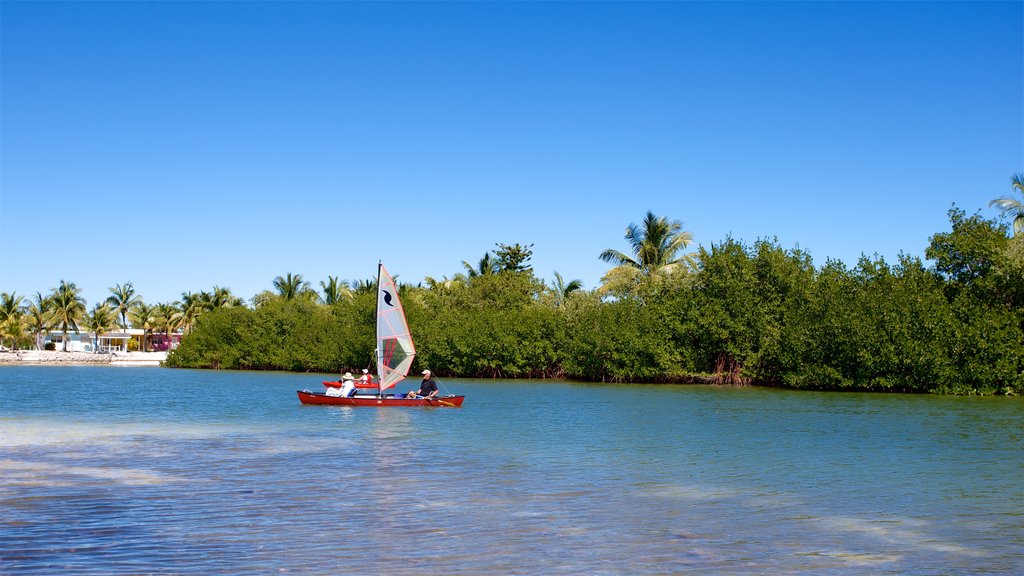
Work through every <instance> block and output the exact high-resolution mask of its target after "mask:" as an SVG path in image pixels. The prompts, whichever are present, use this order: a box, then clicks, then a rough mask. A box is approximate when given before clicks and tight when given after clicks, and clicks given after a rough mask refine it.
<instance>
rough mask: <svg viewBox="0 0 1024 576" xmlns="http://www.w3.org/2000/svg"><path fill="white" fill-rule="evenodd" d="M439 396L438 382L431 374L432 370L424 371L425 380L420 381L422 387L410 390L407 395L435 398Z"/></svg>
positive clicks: (410, 396) (408, 396)
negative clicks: (413, 390)
mask: <svg viewBox="0 0 1024 576" xmlns="http://www.w3.org/2000/svg"><path fill="white" fill-rule="evenodd" d="M434 396H437V382H435V381H434V378H433V377H432V376H431V375H430V370H424V371H423V381H422V382H420V389H419V390H417V391H415V392H409V394H407V395H406V397H407V398H433V397H434Z"/></svg>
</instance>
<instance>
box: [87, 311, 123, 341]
mask: <svg viewBox="0 0 1024 576" xmlns="http://www.w3.org/2000/svg"><path fill="white" fill-rule="evenodd" d="M116 326H117V311H116V310H114V309H113V308H111V307H110V305H109V304H107V303H106V302H104V303H102V304H95V305H94V306H93V307H92V310H91V311H90V312H89V314H87V315H86V317H85V329H86V330H88V331H89V332H92V333H93V343H92V349H93V352H99V351H100V336H101V335H102V334H103V333H105V332H110V329H111V328H114V327H116Z"/></svg>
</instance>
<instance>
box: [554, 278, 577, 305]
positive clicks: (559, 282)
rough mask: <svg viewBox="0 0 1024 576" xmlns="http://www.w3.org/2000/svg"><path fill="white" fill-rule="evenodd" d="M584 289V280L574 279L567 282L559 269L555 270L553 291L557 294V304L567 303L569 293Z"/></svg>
mask: <svg viewBox="0 0 1024 576" xmlns="http://www.w3.org/2000/svg"><path fill="white" fill-rule="evenodd" d="M582 289H583V282H581V281H580V280H572V281H570V282H569V283H568V284H567V283H566V282H565V279H564V278H562V275H561V274H559V273H558V272H557V271H556V272H555V279H554V280H552V281H551V291H552V292H553V293H554V294H555V306H561V305H562V304H564V303H565V299H566V298H568V297H569V294H572V293H573V292H575V291H577V290H582Z"/></svg>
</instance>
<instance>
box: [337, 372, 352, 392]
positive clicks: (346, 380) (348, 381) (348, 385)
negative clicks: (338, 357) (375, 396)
mask: <svg viewBox="0 0 1024 576" xmlns="http://www.w3.org/2000/svg"><path fill="white" fill-rule="evenodd" d="M341 380H342V385H341V393H340V394H339V396H343V397H345V398H348V397H349V396H352V395H353V394H355V393H356V382H355V379H353V378H352V373H351V372H345V375H344V376H342V378H341Z"/></svg>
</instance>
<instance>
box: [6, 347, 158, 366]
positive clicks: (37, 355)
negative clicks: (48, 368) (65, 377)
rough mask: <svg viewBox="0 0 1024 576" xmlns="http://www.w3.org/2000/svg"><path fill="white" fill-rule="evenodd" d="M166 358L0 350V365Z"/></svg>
mask: <svg viewBox="0 0 1024 576" xmlns="http://www.w3.org/2000/svg"><path fill="white" fill-rule="evenodd" d="M166 359H167V352H114V353H111V354H94V353H92V352H59V351H58V352H54V351H50V350H17V351H6V352H0V365H12V364H15V365H25V364H45V365H55V364H58V365H76V366H81V365H89V364H96V365H104V366H159V365H160V363H161V362H163V361H164V360H166Z"/></svg>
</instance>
